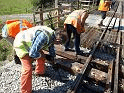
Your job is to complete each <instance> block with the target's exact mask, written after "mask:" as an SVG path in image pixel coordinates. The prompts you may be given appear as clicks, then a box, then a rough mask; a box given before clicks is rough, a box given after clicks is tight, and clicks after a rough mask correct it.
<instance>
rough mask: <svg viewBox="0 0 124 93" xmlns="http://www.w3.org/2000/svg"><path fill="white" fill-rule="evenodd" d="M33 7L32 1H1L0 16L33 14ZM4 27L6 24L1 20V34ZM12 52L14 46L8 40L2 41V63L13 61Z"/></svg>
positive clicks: (0, 40) (0, 57)
mask: <svg viewBox="0 0 124 93" xmlns="http://www.w3.org/2000/svg"><path fill="white" fill-rule="evenodd" d="M32 7H33V5H32V4H31V0H0V16H1V15H10V14H22V13H31V12H32V11H31V8H32ZM3 25H4V22H3V21H2V19H0V33H1V29H2V27H3ZM12 50H13V48H12V46H11V45H9V43H8V42H7V41H6V40H4V39H0V61H4V60H6V59H8V60H10V61H11V60H13V56H12Z"/></svg>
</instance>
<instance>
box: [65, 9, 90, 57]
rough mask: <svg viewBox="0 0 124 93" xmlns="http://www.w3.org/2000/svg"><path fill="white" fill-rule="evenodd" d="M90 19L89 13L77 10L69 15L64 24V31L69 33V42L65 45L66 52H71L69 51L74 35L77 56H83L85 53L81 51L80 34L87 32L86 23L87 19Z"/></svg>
mask: <svg viewBox="0 0 124 93" xmlns="http://www.w3.org/2000/svg"><path fill="white" fill-rule="evenodd" d="M87 17H88V12H87V11H86V10H75V11H73V12H72V13H71V14H69V15H68V17H67V18H66V20H65V22H64V29H65V30H66V32H67V37H68V39H67V41H66V44H65V51H71V49H69V44H70V39H71V33H73V35H74V38H75V42H74V46H75V51H76V54H77V55H83V51H81V50H80V48H79V46H80V34H81V33H82V32H85V28H84V23H85V20H86V18H87Z"/></svg>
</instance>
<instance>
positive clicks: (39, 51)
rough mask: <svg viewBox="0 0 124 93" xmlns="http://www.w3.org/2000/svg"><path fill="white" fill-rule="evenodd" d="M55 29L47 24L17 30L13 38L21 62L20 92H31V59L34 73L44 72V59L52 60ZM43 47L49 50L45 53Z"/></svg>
mask: <svg viewBox="0 0 124 93" xmlns="http://www.w3.org/2000/svg"><path fill="white" fill-rule="evenodd" d="M54 40H55V31H54V30H52V29H51V28H49V27H47V26H35V27H32V28H29V29H27V30H25V31H21V32H19V33H18V34H17V35H16V37H15V40H14V44H13V46H14V49H15V51H16V54H17V56H18V57H19V58H20V60H21V63H22V74H21V93H31V92H32V61H36V68H35V74H36V75H41V76H43V75H44V74H45V59H47V60H48V61H50V62H54V57H55V56H56V55H55V49H54ZM43 49H45V50H46V49H48V50H49V55H45V54H44V52H43Z"/></svg>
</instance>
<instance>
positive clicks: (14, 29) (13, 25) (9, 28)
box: [2, 19, 33, 64]
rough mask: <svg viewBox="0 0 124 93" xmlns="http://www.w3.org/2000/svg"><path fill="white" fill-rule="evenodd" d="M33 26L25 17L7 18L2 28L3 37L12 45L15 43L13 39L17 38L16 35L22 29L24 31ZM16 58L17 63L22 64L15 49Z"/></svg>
mask: <svg viewBox="0 0 124 93" xmlns="http://www.w3.org/2000/svg"><path fill="white" fill-rule="evenodd" d="M31 27H33V24H31V23H30V22H29V21H27V20H25V19H13V20H7V21H6V22H5V25H4V26H3V28H2V38H4V39H6V40H7V41H8V42H9V44H10V45H13V41H14V39H15V36H16V35H17V34H18V33H19V32H20V31H24V30H26V29H28V28H31ZM14 60H15V63H17V64H21V62H20V60H19V58H18V56H17V55H16V53H15V51H14Z"/></svg>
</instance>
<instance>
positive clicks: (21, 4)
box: [0, 0, 33, 15]
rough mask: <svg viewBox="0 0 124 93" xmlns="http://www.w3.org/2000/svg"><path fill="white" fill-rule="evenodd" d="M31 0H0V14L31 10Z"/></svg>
mask: <svg viewBox="0 0 124 93" xmlns="http://www.w3.org/2000/svg"><path fill="white" fill-rule="evenodd" d="M32 7H33V5H32V4H31V0H0V15H9V14H21V13H29V12H31V8H32Z"/></svg>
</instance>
